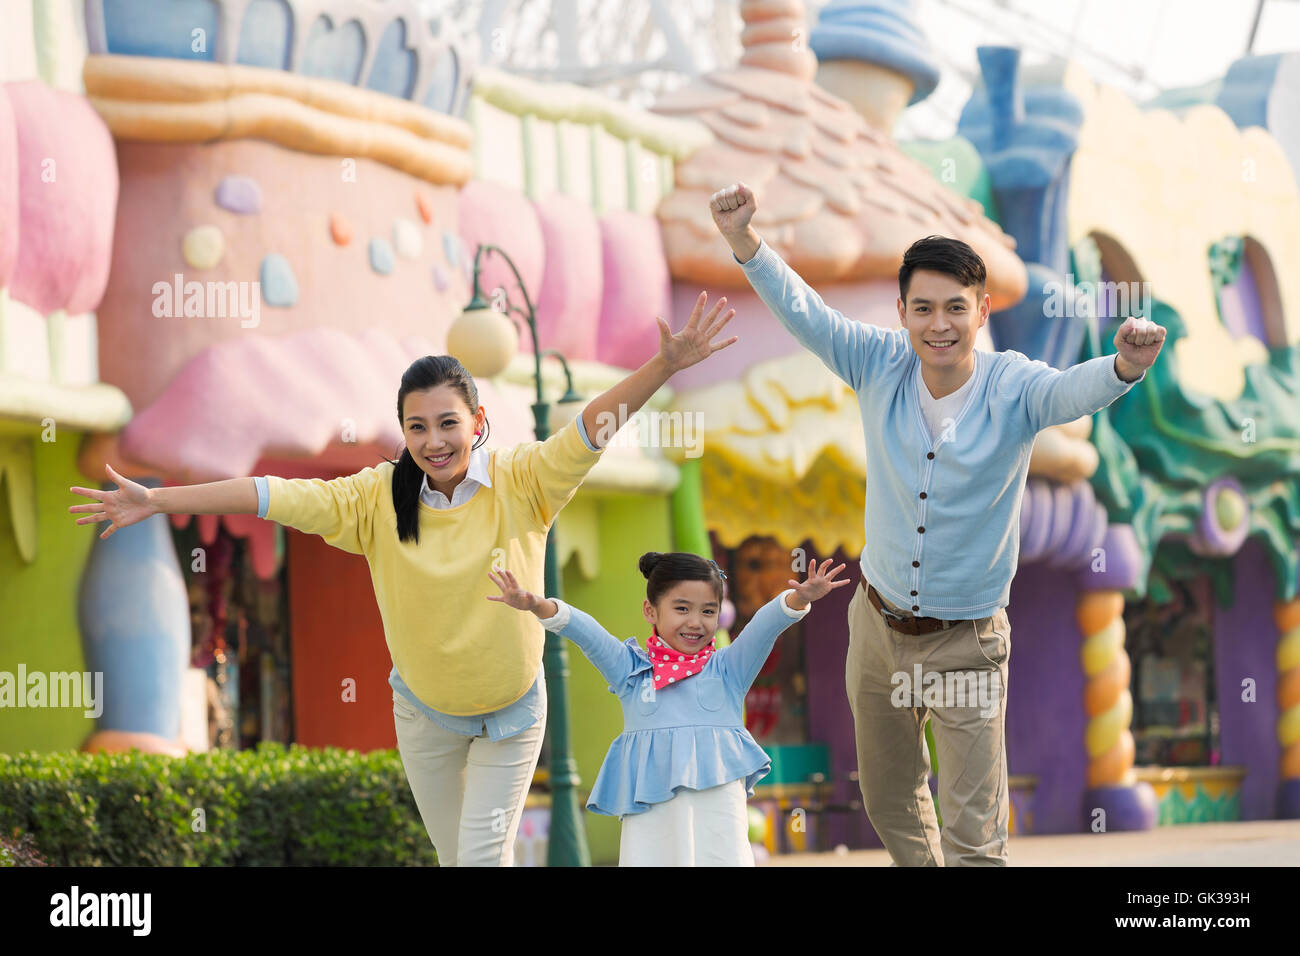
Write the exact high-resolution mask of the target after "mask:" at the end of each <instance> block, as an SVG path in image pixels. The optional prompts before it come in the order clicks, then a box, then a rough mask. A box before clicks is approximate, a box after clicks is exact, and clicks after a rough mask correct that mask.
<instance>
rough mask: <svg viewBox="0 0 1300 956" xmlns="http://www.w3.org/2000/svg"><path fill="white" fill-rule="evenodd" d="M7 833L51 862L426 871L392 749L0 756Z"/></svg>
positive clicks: (0, 819) (426, 847) (0, 817)
mask: <svg viewBox="0 0 1300 956" xmlns="http://www.w3.org/2000/svg"><path fill="white" fill-rule="evenodd" d="M197 810H201V811H202V815H201V816H200V814H198V813H196V812H195V811H197ZM15 831H17V832H18V833H22V834H30V835H31V836H32V837H34V838H35V844H36V849H37V850H38V851H39V852H40V854H41V855H42V856H43V857H44V858H45V859H46V860H47V861H49V863H50V864H51V865H54V866H430V865H435V864H436V863H437V856H436V855H435V853H434V850H433V845H432V844H431V843H430V842H429V837H428V835H427V834H426V833H425V829H424V824H423V823H422V822H421V821H420V813H419V811H418V810H417V809H416V806H415V800H414V798H413V797H412V796H411V789H410V786H409V785H408V784H407V782H406V775H405V773H404V772H403V771H402V763H401V759H400V758H399V757H398V755H397V751H395V750H377V751H372V752H371V753H358V752H356V751H354V750H347V751H344V750H338V749H336V748H325V749H314V748H308V747H300V746H298V745H296V744H295V745H294V746H292V747H290V748H288V749H286V748H285V747H283V746H282V745H280V744H260V745H259V746H258V747H257V749H256V750H243V751H225V750H219V751H213V752H212V753H206V754H191V755H189V756H187V757H179V758H178V757H163V756H159V755H157V754H141V753H139V752H137V751H131V752H130V753H125V754H123V753H115V754H85V753H77V752H72V751H61V752H55V753H24V754H18V755H16V756H11V755H7V754H0V833H6V834H12V833H14V832H15Z"/></svg>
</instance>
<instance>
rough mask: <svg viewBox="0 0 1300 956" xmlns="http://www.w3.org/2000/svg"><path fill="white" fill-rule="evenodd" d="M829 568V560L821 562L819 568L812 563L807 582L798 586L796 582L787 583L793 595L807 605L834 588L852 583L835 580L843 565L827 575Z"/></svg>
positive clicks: (847, 580) (846, 580) (809, 567)
mask: <svg viewBox="0 0 1300 956" xmlns="http://www.w3.org/2000/svg"><path fill="white" fill-rule="evenodd" d="M830 566H831V559H830V558H827V559H826V560H825V561H823V562H822V566H821V567H820V568H819V567H817V562H816V561H814V562H813V563H812V564H810V565H809V566H808V580H807V581H805V582H803V584H800V583H799V582H798V581H794V580H791V581H789V582H788V583H789V584H790V586H791V587H792V588H794V591H795V593H796V594H798V595H799V596H800V597H801V598H803V599H804V600H805V601H807V602H808V603H809V604H811V603H812V602H813V601H816V600H817V599H818V598H822V597H825V596H826V595H828V594H830V593H831V592H832V591H834V590H835V589H836V588H842V587H844V585H846V584H852V583H853V582H852V581H850V580H849V579H848V578H845V579H844V580H843V581H836V580H835V575H837V574H839V573H840V572H841V571H843V570H844V565H842V564H841V565H840V566H839V567H837V568H835V569H833V570H832V571H831V572H830V573H829V574H827V573H826V569H827V568H829V567H830Z"/></svg>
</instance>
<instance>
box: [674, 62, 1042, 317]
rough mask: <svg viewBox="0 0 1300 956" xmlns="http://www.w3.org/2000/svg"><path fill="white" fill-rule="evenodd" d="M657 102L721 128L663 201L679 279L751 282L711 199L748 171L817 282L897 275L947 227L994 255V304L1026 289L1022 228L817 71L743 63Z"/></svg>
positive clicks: (766, 210) (786, 254) (777, 230)
mask: <svg viewBox="0 0 1300 956" xmlns="http://www.w3.org/2000/svg"><path fill="white" fill-rule="evenodd" d="M652 109H653V110H654V111H655V112H658V113H662V114H665V115H672V116H681V117H691V118H694V119H696V120H698V121H699V122H701V123H703V124H704V125H705V126H707V127H708V128H709V129H710V130H711V131H712V132H713V134H714V136H715V140H714V142H712V143H710V144H709V145H707V146H704V147H702V148H700V149H699V150H697V151H696V152H694V153H692V154H691V155H690V156H689V157H688V158H687V159H685V160H684V161H681V162H679V163H678V165H677V170H676V188H675V189H674V190H673V192H671V193H669V194H668V195H667V196H665V197H664V199H663V201H662V202H661V203H660V205H659V208H658V210H657V214H658V216H659V219H660V222H661V224H662V228H663V235H664V248H665V251H666V254H667V257H668V263H669V268H670V270H671V272H672V275H673V277H674V278H676V279H680V280H683V281H689V282H699V283H703V284H706V285H714V286H717V285H722V286H735V285H743V284H744V277H743V273H742V272H741V270H740V268H739V267H738V266H737V265H736V263H735V260H734V259H733V258H732V255H731V250H730V249H729V248H728V246H727V244H726V242H725V241H724V240H723V238H722V236H721V235H720V234H719V233H718V231H717V229H716V228H715V226H714V225H713V220H712V216H711V215H710V213H709V208H708V200H709V196H710V195H711V194H712V193H714V192H715V191H717V190H718V189H721V188H723V187H725V186H727V185H729V184H730V183H733V182H736V181H742V182H744V183H745V184H746V185H748V186H750V187H751V188H752V189H754V191H755V193H756V195H757V199H758V210H757V212H756V213H755V215H754V227H755V228H756V229H757V230H758V231H759V232H760V233H761V234H762V236H763V237H764V239H765V240H766V241H767V242H768V244H769V245H770V246H771V247H772V248H773V249H774V250H775V251H776V252H777V253H778V254H779V255H781V257H782V258H783V259H785V261H786V262H788V263H789V264H790V265H791V266H792V267H793V268H794V269H795V270H796V271H798V272H799V274H800V275H801V276H803V278H804V279H805V280H807V281H808V282H811V283H815V282H834V281H853V280H867V279H887V278H890V277H893V276H895V275H897V271H898V268H899V266H900V265H901V264H902V258H903V253H904V251H906V249H907V247H908V246H909V245H911V244H912V242H914V241H915V240H917V239H919V238H921V237H923V236H927V235H931V234H939V235H945V236H952V237H955V238H959V239H962V240H964V241H965V242H967V243H969V244H970V245H971V246H972V247H973V248H974V249H975V251H976V252H977V253H979V255H980V256H981V257H982V258H983V259H984V262H985V265H986V266H987V267H988V293H989V295H990V297H991V298H992V304H993V308H994V309H1001V308H1006V307H1008V306H1010V305H1013V304H1015V303H1016V302H1018V301H1019V300H1020V299H1021V298H1022V297H1023V296H1024V294H1025V290H1026V287H1027V283H1028V279H1027V276H1026V271H1025V265H1024V263H1023V262H1021V260H1020V258H1019V257H1018V256H1017V255H1016V253H1015V251H1014V249H1015V239H1013V238H1012V237H1011V236H1009V235H1007V234H1006V233H1004V232H1003V231H1002V229H1001V228H999V227H998V225H997V223H995V222H993V221H991V220H989V219H987V218H985V216H984V215H983V212H984V209H983V207H982V206H981V205H980V204H979V203H978V202H975V201H974V200H972V199H968V198H966V197H963V196H960V195H958V194H956V193H954V192H952V191H951V190H949V189H947V188H946V187H945V186H944V185H943V184H942V183H940V182H939V181H938V180H937V179H935V178H934V176H933V175H931V173H930V172H929V171H928V170H927V169H925V168H924V167H923V166H921V164H920V163H918V162H916V161H915V160H913V159H912V158H911V157H909V156H907V155H906V154H905V153H903V152H902V151H901V150H900V149H899V148H898V147H897V145H895V143H894V142H893V140H892V139H890V138H889V137H887V136H885V135H884V134H882V133H880V132H879V131H877V130H875V129H873V128H872V127H871V126H870V125H868V123H867V122H866V121H865V120H864V119H863V118H862V117H861V116H860V115H859V114H858V113H856V112H855V111H854V110H853V109H851V108H850V107H849V105H848V104H847V103H845V102H844V101H843V100H841V99H839V98H838V97H836V96H833V95H831V94H830V93H828V92H826V91H825V90H823V89H822V88H821V87H819V86H817V85H816V84H815V83H813V82H812V81H811V80H810V79H806V78H804V77H802V76H799V75H795V74H793V73H790V72H785V71H781V70H774V69H768V68H763V67H751V66H746V65H743V63H742V65H740V66H738V67H735V68H733V69H729V70H719V71H717V72H714V73H710V74H707V75H706V76H704V77H703V78H702V79H700V80H699V81H697V82H695V83H693V84H692V85H690V86H687V87H684V88H682V89H680V90H677V91H674V92H672V93H670V94H668V95H666V96H664V97H662V98H661V99H660V100H658V101H657V102H656V103H655V104H654V106H653V107H652Z"/></svg>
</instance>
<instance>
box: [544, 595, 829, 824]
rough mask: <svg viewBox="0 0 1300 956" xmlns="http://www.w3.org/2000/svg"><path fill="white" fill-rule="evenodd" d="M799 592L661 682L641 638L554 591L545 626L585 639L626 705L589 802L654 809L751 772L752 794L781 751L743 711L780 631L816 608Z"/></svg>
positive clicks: (617, 812)
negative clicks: (684, 792)
mask: <svg viewBox="0 0 1300 956" xmlns="http://www.w3.org/2000/svg"><path fill="white" fill-rule="evenodd" d="M793 593H794V592H793V589H791V590H788V591H783V592H782V593H781V594H779V595H777V596H776V597H775V598H773V599H772V600H771V601H769V602H768V603H767V604H765V605H763V606H762V607H761V608H759V609H758V611H757V613H755V615H754V616H753V618H751V619H750V622H749V623H748V624H747V625H745V628H744V630H742V631H741V632H740V634H738V635H737V636H736V638H735V639H734V640H733V641H732V642H731V643H730V644H728V645H727V646H726V647H724V648H722V649H721V650H718V651H717V652H715V653H714V654H713V655H712V656H711V657H710V658H709V660H708V662H707V663H705V665H704V669H703V670H701V671H700V672H699V673H698V674H695V675H694V676H692V677H689V678H687V679H686V680H683V681H682V682H681V683H678V684H669V685H668V686H667V687H661V688H660V689H659V690H655V686H654V677H653V676H652V675H653V670H654V662H652V661H651V660H650V656H649V654H648V653H647V652H646V651H645V649H644V648H642V647H641V645H640V644H638V643H637V640H636V638H634V637H629V638H628V639H627V640H626V641H620V640H619V639H618V638H616V637H614V636H613V635H612V634H610V633H609V632H608V631H606V630H605V629H604V628H603V627H601V626H600V624H599V623H598V622H597V621H596V620H595V619H594V618H593V617H592V616H591V615H590V614H587V613H586V612H584V611H580V610H578V609H577V608H575V607H571V606H570V605H568V604H565V603H564V602H563V601H559V600H555V599H554V598H553V599H552V600H555V604H556V606H557V607H558V608H559V610H558V611H557V612H556V614H555V616H553V617H549V618H546V619H545V620H543V621H542V627H544V628H546V629H547V630H548V631H554V632H556V633H558V634H562V635H564V636H565V637H567V638H568V639H569V640H571V641H573V643H575V644H577V645H578V648H579V649H580V650H581V651H582V653H583V654H585V655H586V656H587V659H588V660H589V661H591V662H592V664H594V665H595V666H596V669H597V670H599V671H600V673H601V676H602V677H604V678H605V680H607V681H608V682H609V691H610V693H611V694H615V695H617V696H618V701H619V703H620V704H621V705H622V707H623V732H622V733H621V734H619V735H618V737H617V738H616V739H615V740H614V743H613V744H611V745H610V748H609V753H607V754H606V755H605V762H604V763H603V764H601V767H600V773H599V774H598V775H597V776H596V782H595V784H594V785H593V786H592V790H591V797H590V799H588V801H587V809H588V810H591V811H592V812H593V813H601V814H605V815H606V816H618V817H622V816H626V815H628V814H633V813H644V812H645V811H646V810H649V809H650V807H651V806H652V805H653V804H656V803H663V802H664V801H666V800H671V799H672V798H673V796H674V794H676V793H677V791H678V790H681V789H682V788H683V787H685V788H688V789H691V790H707V789H709V788H710V787H720V786H722V785H723V784H725V783H730V782H731V781H733V780H744V781H745V792H746V794H747V795H748V796H751V797H752V796H753V795H754V784H755V783H757V782H758V781H759V780H761V779H762V778H763V777H764V776H766V775H767V773H768V771H770V770H771V769H772V761H771V759H770V758H769V757H768V756H767V754H766V753H765V752H764V751H763V748H762V747H760V746H759V745H758V743H757V742H756V741H755V740H754V738H753V737H752V736H750V733H749V731H748V730H746V729H745V724H744V721H742V720H741V713H740V711H741V706H742V704H743V703H744V700H745V694H746V693H747V692H748V691H749V687H750V685H751V684H753V683H754V678H756V677H757V676H758V672H759V671H760V670H762V668H763V662H764V661H766V660H767V656H768V654H770V653H771V651H772V645H773V644H775V643H776V639H777V637H778V636H779V635H780V634H781V632H782V631H784V630H785V629H786V628H788V627H789V626H790V625H791V624H793V623H794V622H795V621H799V620H803V618H804V617H806V616H807V615H808V612H809V610H811V609H812V605H811V604H810V605H808V607H805V608H804V609H803V610H802V611H796V610H794V609H793V608H790V607H788V606H787V605H786V603H785V598H786V595H787V594H793ZM684 656H685V655H683V657H684ZM682 663H683V664H684V663H685V662H684V661H683V662H682ZM679 666H681V665H680V664H679Z"/></svg>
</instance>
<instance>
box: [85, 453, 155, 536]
mask: <svg viewBox="0 0 1300 956" xmlns="http://www.w3.org/2000/svg"><path fill="white" fill-rule="evenodd" d="M104 468H105V469H107V471H108V477H110V478H112V479H113V481H115V482H117V490H116V491H100V490H99V489H98V488H78V487H73V488H70V489H69V491H73V492H76V493H77V494H79V495H84V496H85V497H87V498H94V499H95V503H94V504H89V505H71V506H69V508H68V511H70V512H72V513H73V514H77V513H79V512H87V514H86V515H85V517H83V518H78V519H77V524H95V523H97V522H100V521H108V522H109V525H108V527H107V528H105V529H104V530H103V532H102V533H101V534H100V537H101V538H107V537H108V536H109V535H110V534H112V533H113V532H114V531H116V530H117V529H118V528H125V527H126V526H127V525H133V524H135V523H137V522H139V521H143V520H144V519H145V518H149V517H152V516H153V515H156V514H157V513H158V509H157V508H155V507H154V506H153V503H152V502H151V500H150V498H149V489H148V488H146V487H145V486H144V485H141V484H137V483H136V482H134V481H132V480H131V479H130V478H123V477H122V476H121V475H119V474H118V473H117V472H115V471H114V470H113V466H112V465H109V464H105V465H104Z"/></svg>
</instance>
